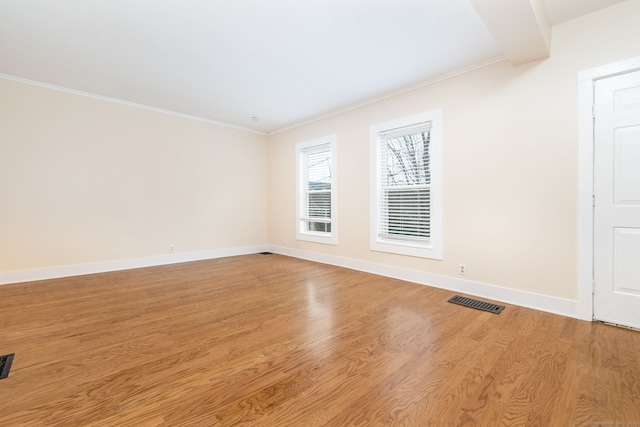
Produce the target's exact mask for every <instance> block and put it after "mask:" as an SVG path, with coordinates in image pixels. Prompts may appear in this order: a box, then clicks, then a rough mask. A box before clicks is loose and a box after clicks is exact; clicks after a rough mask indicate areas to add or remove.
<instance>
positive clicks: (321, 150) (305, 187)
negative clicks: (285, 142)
mask: <svg viewBox="0 0 640 427" xmlns="http://www.w3.org/2000/svg"><path fill="white" fill-rule="evenodd" d="M335 145H336V137H335V135H332V136H328V137H325V138H320V139H317V140H313V141H309V142H303V143H300V144H298V145H297V146H296V152H297V156H298V162H297V169H298V180H297V187H298V188H297V195H298V200H297V206H298V208H297V222H298V230H297V238H298V239H299V240H308V241H311V242H318V243H329V244H333V245H335V244H337V230H336V215H335V212H336V186H335V179H336V178H335V172H336V171H335V168H336V166H335V165H336V160H335V157H336V149H335Z"/></svg>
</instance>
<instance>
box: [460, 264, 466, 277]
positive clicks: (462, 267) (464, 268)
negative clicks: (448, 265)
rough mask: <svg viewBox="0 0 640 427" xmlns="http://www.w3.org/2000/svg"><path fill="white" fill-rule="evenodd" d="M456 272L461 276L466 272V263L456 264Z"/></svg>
mask: <svg viewBox="0 0 640 427" xmlns="http://www.w3.org/2000/svg"><path fill="white" fill-rule="evenodd" d="M458 274H460V275H462V276H464V275H465V274H467V266H466V264H459V265H458Z"/></svg>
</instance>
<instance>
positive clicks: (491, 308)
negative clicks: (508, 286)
mask: <svg viewBox="0 0 640 427" xmlns="http://www.w3.org/2000/svg"><path fill="white" fill-rule="evenodd" d="M449 302H452V303H454V304H459V305H464V306H465V307H471V308H475V309H478V310H483V311H488V312H489V313H494V314H500V312H501V311H502V310H504V306H503V305H497V304H491V303H490V302H484V301H478V300H477V299H471V298H465V297H461V296H459V295H456V296H455V297H453V298H450V299H449Z"/></svg>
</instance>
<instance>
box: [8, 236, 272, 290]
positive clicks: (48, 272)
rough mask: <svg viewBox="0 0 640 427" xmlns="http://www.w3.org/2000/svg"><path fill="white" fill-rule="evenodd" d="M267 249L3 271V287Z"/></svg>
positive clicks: (241, 248) (222, 250)
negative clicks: (11, 284)
mask: <svg viewBox="0 0 640 427" xmlns="http://www.w3.org/2000/svg"><path fill="white" fill-rule="evenodd" d="M266 250H267V246H266V245H264V246H245V247H237V248H225V249H213V250H208V251H198V252H180V253H173V254H167V255H156V256H150V257H144V258H134V259H122V260H113V261H104V262H96V263H89V264H76V265H63V266H57V267H47V268H38V269H32V270H17V271H4V272H0V285H7V284H10V283H22V282H33V281H35V280H48V279H58V278H61V277H71V276H83V275H85V274H95V273H106V272H109V271H119V270H130V269H133V268H143V267H155V266H159V265H167V264H177V263H181V262H190V261H201V260H206V259H214V258H224V257H228V256H237V255H247V254H254V253H258V252H264V251H266Z"/></svg>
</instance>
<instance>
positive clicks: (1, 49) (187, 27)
mask: <svg viewBox="0 0 640 427" xmlns="http://www.w3.org/2000/svg"><path fill="white" fill-rule="evenodd" d="M474 1H475V2H476V3H482V2H483V1H492V2H494V3H496V4H499V3H500V1H507V2H512V1H516V0H474ZM517 1H537V0H517ZM620 1H621V0H544V6H545V7H546V12H547V15H548V18H549V21H550V22H551V23H552V24H557V23H560V22H564V21H566V20H569V19H572V18H575V17H577V16H580V15H583V14H585V13H589V12H593V11H595V10H598V9H600V8H602V7H606V6H609V5H612V4H614V3H618V2H620ZM499 46H500V45H499V44H498V43H497V42H496V40H495V39H494V36H493V35H492V32H491V31H489V29H488V28H487V26H486V24H485V22H484V21H483V19H482V18H481V17H480V16H479V15H478V13H477V12H476V9H475V8H474V6H473V5H472V4H471V2H470V1H469V0H304V1H303V0H271V1H265V0H127V1H124V0H90V1H87V0H55V1H51V0H0V74H3V75H5V76H11V77H17V78H19V79H27V80H31V81H35V82H40V83H45V84H48V85H54V86H58V87H63V88H68V89H72V90H75V91H81V92H86V93H90V94H94V95H99V96H103V97H108V98H113V99H117V100H122V101H126V102H130V103H135V104H141V105H145V106H150V107H154V108H158V109H164V110H168V111H172V112H177V113H181V114H186V115H191V116H195V117H199V118H203V119H207V120H212V121H217V122H222V123H226V124H229V125H233V126H239V127H243V128H249V129H253V130H255V131H258V132H264V133H270V132H274V131H278V130H280V129H283V128H287V127H290V126H294V125H296V124H299V123H302V122H305V121H309V120H312V119H314V118H317V117H320V116H323V115H327V114H330V113H332V112H335V111H338V110H342V109H346V108H349V107H351V106H353V105H357V104H360V103H364V102H367V101H369V100H372V99H376V98H379V97H382V96H385V95H387V94H390V93H393V92H395V91H399V90H402V89H403V88H407V87H410V86H412V85H416V84H419V83H421V82H425V81H428V80H430V79H434V78H436V77H438V76H442V75H444V74H447V73H450V72H454V71H456V70H461V69H464V68H467V67H471V66H474V65H477V64H481V63H484V62H487V61H491V60H496V59H497V58H502V57H503V54H504V52H503V51H502V49H501V47H499ZM254 117H257V118H259V119H258V120H255V119H254Z"/></svg>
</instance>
